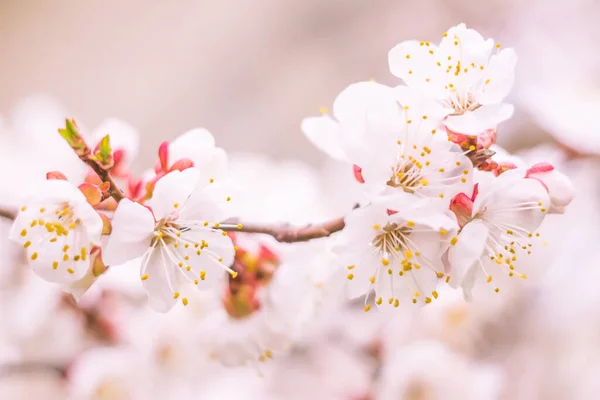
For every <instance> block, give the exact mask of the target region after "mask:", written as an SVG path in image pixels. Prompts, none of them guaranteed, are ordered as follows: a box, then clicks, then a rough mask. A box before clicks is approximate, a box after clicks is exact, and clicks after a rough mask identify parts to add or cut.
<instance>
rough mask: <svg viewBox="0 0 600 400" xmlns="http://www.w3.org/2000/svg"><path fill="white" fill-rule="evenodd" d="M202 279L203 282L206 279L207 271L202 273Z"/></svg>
mask: <svg viewBox="0 0 600 400" xmlns="http://www.w3.org/2000/svg"><path fill="white" fill-rule="evenodd" d="M200 279H202V280H205V279H206V271H200Z"/></svg>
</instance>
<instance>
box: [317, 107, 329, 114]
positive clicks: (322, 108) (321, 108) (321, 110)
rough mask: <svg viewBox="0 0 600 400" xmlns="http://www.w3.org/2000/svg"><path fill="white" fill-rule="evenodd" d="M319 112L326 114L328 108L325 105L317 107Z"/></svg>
mask: <svg viewBox="0 0 600 400" xmlns="http://www.w3.org/2000/svg"><path fill="white" fill-rule="evenodd" d="M319 112H320V113H321V114H327V113H328V112H329V110H328V109H327V107H319Z"/></svg>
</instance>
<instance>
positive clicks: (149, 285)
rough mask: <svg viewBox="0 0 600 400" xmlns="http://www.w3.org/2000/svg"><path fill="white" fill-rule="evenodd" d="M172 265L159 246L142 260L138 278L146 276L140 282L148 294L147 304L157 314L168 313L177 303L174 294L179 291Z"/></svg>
mask: <svg viewBox="0 0 600 400" xmlns="http://www.w3.org/2000/svg"><path fill="white" fill-rule="evenodd" d="M175 268H178V267H176V266H175V265H173V264H172V263H171V262H170V261H169V260H168V258H167V257H166V256H165V254H164V250H161V249H160V245H159V246H157V247H156V248H155V249H154V250H152V251H149V252H148V253H147V254H146V256H145V257H144V259H143V260H142V268H141V271H140V276H144V275H148V277H147V278H146V279H144V280H142V285H143V286H144V290H146V293H147V294H148V304H149V305H150V307H152V308H153V309H154V310H156V311H158V312H167V311H169V310H170V309H171V308H172V307H173V306H174V305H175V303H176V302H177V300H176V299H175V298H174V293H175V292H176V291H178V289H179V283H178V280H177V277H176V276H175V272H177V271H175Z"/></svg>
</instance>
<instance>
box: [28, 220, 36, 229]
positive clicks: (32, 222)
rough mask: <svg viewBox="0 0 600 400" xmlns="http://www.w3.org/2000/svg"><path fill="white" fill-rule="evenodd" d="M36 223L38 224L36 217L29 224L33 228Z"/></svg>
mask: <svg viewBox="0 0 600 400" xmlns="http://www.w3.org/2000/svg"><path fill="white" fill-rule="evenodd" d="M36 225H37V220H35V219H34V220H33V221H31V224H29V226H30V227H32V228H33V227H34V226H36Z"/></svg>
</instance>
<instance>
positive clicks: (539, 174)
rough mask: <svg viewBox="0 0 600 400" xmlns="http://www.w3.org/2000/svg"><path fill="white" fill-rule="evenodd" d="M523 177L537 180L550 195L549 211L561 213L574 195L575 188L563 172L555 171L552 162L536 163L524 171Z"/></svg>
mask: <svg viewBox="0 0 600 400" xmlns="http://www.w3.org/2000/svg"><path fill="white" fill-rule="evenodd" d="M525 178H530V179H535V180H537V181H539V182H540V183H541V184H542V185H543V186H544V188H545V189H546V191H548V195H549V196H550V203H551V207H550V210H549V212H551V213H556V214H562V213H564V212H565V208H566V207H567V206H568V205H569V204H570V203H571V201H572V200H573V197H574V196H575V189H574V188H573V184H572V183H571V180H570V179H569V178H568V177H567V176H566V175H564V174H563V173H561V172H559V171H557V170H556V169H555V168H554V166H553V165H552V164H549V163H545V162H542V163H537V164H535V165H533V166H531V167H530V168H528V169H527V171H526V172H525Z"/></svg>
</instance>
